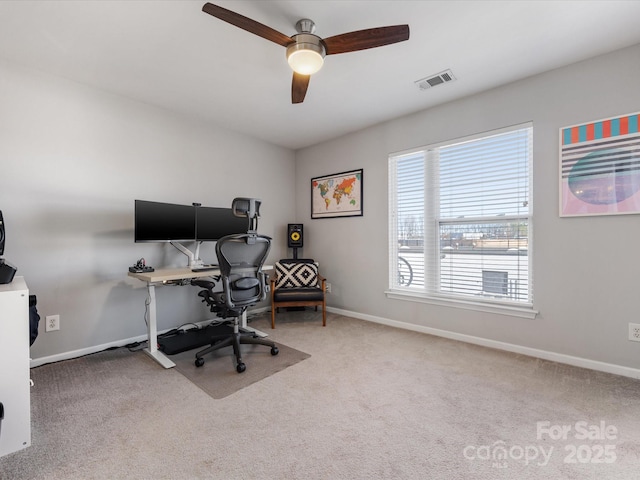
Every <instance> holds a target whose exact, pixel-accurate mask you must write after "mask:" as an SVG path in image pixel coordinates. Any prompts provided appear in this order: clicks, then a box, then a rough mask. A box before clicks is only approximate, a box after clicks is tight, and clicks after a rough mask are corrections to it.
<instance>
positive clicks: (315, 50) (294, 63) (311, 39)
mask: <svg viewBox="0 0 640 480" xmlns="http://www.w3.org/2000/svg"><path fill="white" fill-rule="evenodd" d="M294 38H295V39H296V43H292V44H291V45H289V46H288V47H287V62H289V66H290V67H291V69H292V70H293V71H294V72H296V73H299V74H301V75H313V74H314V73H316V72H317V71H318V70H320V69H321V68H322V65H323V64H324V56H325V54H326V52H325V49H324V46H323V45H322V43H321V42H320V39H319V38H318V37H316V36H315V35H309V34H299V35H296V36H295V37H294Z"/></svg>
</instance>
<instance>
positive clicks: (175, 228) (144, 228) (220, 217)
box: [134, 198, 261, 268]
mask: <svg viewBox="0 0 640 480" xmlns="http://www.w3.org/2000/svg"><path fill="white" fill-rule="evenodd" d="M260 203H261V202H260V200H258V199H255V198H236V199H234V200H233V203H232V205H231V208H223V207H203V206H201V204H199V203H193V204H191V205H179V204H174V203H163V202H150V201H147V200H135V205H134V240H135V241H136V242H168V243H171V244H172V245H173V246H175V247H176V248H177V249H178V250H180V251H181V252H182V253H184V254H185V255H186V256H187V257H188V258H189V267H194V268H195V267H198V266H202V260H201V259H200V244H201V243H202V242H215V241H217V240H219V239H221V238H222V237H225V236H227V235H233V234H237V233H247V232H251V231H256V230H257V219H258V217H259V216H260ZM186 242H195V243H196V249H195V251H191V250H189V249H188V248H186V247H185V246H184V245H183V243H186Z"/></svg>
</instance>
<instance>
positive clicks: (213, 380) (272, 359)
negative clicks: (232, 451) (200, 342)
mask: <svg viewBox="0 0 640 480" xmlns="http://www.w3.org/2000/svg"><path fill="white" fill-rule="evenodd" d="M276 346H277V347H278V350H279V353H278V355H271V349H270V348H269V347H264V346H262V345H242V360H243V361H244V363H245V364H246V365H247V369H246V370H245V371H244V372H242V373H238V372H237V371H236V366H235V357H234V355H233V348H231V347H227V348H223V349H221V350H217V351H215V352H211V353H210V354H208V355H206V356H205V357H204V359H205V364H204V365H203V366H202V367H196V366H195V363H194V361H195V355H196V352H197V351H199V350H201V349H202V348H205V347H201V348H198V349H195V350H189V351H186V352H182V353H178V354H176V355H171V356H170V357H169V358H170V359H171V360H173V361H174V362H175V364H176V370H178V371H179V372H180V373H181V374H182V375H184V376H185V377H187V378H188V379H189V380H191V381H192V382H193V383H195V384H196V385H197V386H198V387H200V388H201V389H202V390H204V391H205V392H207V393H208V394H209V395H211V397H213V398H216V399H220V398H224V397H227V396H229V395H231V394H232V393H235V392H237V391H238V390H241V389H243V388H245V387H248V386H249V385H252V384H254V383H256V382H259V381H260V380H263V379H265V378H267V377H269V376H270V375H273V374H274V373H278V372H280V371H282V370H284V369H285V368H287V367H290V366H291V365H295V364H296V363H298V362H301V361H302V360H304V359H306V358H309V356H310V355H308V354H306V353H304V352H301V351H299V350H296V349H294V348H290V347H287V346H286V345H283V344H282V343H278V344H277V345H276Z"/></svg>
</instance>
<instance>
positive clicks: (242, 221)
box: [196, 207, 249, 242]
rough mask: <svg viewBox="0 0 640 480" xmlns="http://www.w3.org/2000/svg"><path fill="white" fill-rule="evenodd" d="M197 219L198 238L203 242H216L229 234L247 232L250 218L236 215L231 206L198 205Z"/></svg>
mask: <svg viewBox="0 0 640 480" xmlns="http://www.w3.org/2000/svg"><path fill="white" fill-rule="evenodd" d="M196 219H197V222H198V225H197V230H196V239H197V240H198V241H203V242H215V241H216V240H219V239H220V238H222V237H225V236H227V235H233V234H235V233H247V230H248V229H249V219H248V218H246V217H244V218H243V217H236V216H235V215H234V214H233V211H232V210H231V209H230V208H219V207H196Z"/></svg>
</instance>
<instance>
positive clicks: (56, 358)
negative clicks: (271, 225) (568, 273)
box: [31, 307, 640, 379]
mask: <svg viewBox="0 0 640 480" xmlns="http://www.w3.org/2000/svg"><path fill="white" fill-rule="evenodd" d="M269 310H270V307H263V308H257V309H254V310H251V312H250V313H249V315H250V316H252V315H255V314H259V313H264V312H267V311H269ZM327 312H331V313H336V314H338V315H344V316H346V317H352V318H357V319H360V320H366V321H369V322H373V323H380V324H382V325H388V326H390V327H396V328H402V329H404V330H411V331H414V332H421V333H427V334H429V335H435V336H437V337H443V338H449V339H451V340H458V341H461V342H466V343H472V344H474V345H481V346H483V347H489V348H495V349H497V350H504V351H507V352H512V353H518V354H521V355H527V356H529V357H535V358H541V359H543V360H550V361H552V362H558V363H563V364H566V365H573V366H574V367H581V368H588V369H590V370H597V371H600V372H606V373H612V374H614V375H622V376H624V377H630V378H635V379H640V369H637V368H631V367H624V366H622V365H615V364H612V363H605V362H599V361H597V360H589V359H587V358H581V357H574V356H571V355H565V354H563V353H556V352H549V351H547V350H539V349H537V348H530V347H524V346H522V345H515V344H512V343H506V342H499V341H497V340H490V339H487V338H482V337H474V336H472V335H464V334H462V333H455V332H449V331H447V330H440V329H437V328H431V327H425V326H422V325H414V324H411V323H405V322H399V321H397V320H390V319H388V318H383V317H376V316H375V315H367V314H364V313H358V312H352V311H349V310H342V309H340V308H333V307H327ZM210 321H211V320H205V321H203V322H199V325H202V324H206V323H209V322H210ZM169 330H171V329H167V330H163V331H160V332H158V333H160V334H161V333H165V332H168V331H169ZM145 340H147V335H146V334H145V335H139V336H137V337H132V338H126V339H123V340H117V341H114V342H109V343H104V344H102V345H95V346H92V347H87V348H82V349H80V350H73V351H70V352H64V353H59V354H57V355H51V356H48V357H41V358H36V359H32V360H31V368H33V367H39V366H40V365H45V364H47V363H54V362H60V361H62V360H70V359H72V358H77V357H82V356H84V355H90V354H92V353H97V352H101V351H103V350H106V349H107V348H112V347H121V346H124V345H129V344H130V343H135V342H144V341H145Z"/></svg>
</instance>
